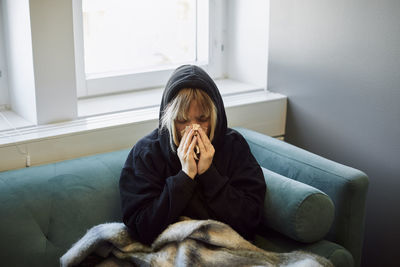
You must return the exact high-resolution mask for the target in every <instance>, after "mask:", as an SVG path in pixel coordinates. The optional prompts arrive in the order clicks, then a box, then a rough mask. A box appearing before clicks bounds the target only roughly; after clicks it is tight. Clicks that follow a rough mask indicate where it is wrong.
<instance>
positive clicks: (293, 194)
mask: <svg viewBox="0 0 400 267" xmlns="http://www.w3.org/2000/svg"><path fill="white" fill-rule="evenodd" d="M262 171H263V174H264V179H265V182H266V184H267V192H266V194H265V199H264V211H263V220H262V222H263V225H264V226H267V227H268V228H271V229H273V230H275V231H277V232H279V233H281V234H283V235H285V236H287V237H290V238H291V239H293V240H296V241H299V242H302V243H314V242H316V241H319V240H321V239H323V238H325V235H326V234H327V233H328V231H329V229H330V228H331V225H332V221H333V216H334V210H335V208H334V205H333V203H332V200H331V199H330V198H329V196H327V195H326V194H325V193H324V192H322V191H320V190H318V189H316V188H315V187H312V186H310V185H307V184H304V183H301V182H298V181H295V180H292V179H289V178H287V177H284V176H282V175H280V174H277V173H274V172H272V171H270V170H268V169H265V168H262Z"/></svg>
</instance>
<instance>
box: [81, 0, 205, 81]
mask: <svg viewBox="0 0 400 267" xmlns="http://www.w3.org/2000/svg"><path fill="white" fill-rule="evenodd" d="M202 1H203V0H202ZM199 2H201V1H199ZM203 2H207V1H203ZM196 5H197V1H196V0H83V1H82V9H83V27H84V52H85V72H86V74H87V75H90V74H101V73H104V74H106V73H107V74H109V73H115V72H126V73H128V72H135V71H143V70H144V69H149V68H160V67H164V66H168V65H176V64H182V63H188V62H194V61H196V60H197V54H198V51H197V40H198V38H197V32H198V31H197V23H196V18H197V15H199V16H200V15H201V14H197V10H196V9H197V6H196ZM204 9H205V8H201V10H204ZM203 13H205V12H203ZM202 16H203V17H204V16H207V14H203V15H202ZM202 34H203V33H202ZM202 39H204V38H202ZM207 42H208V40H207ZM202 54H203V53H202Z"/></svg>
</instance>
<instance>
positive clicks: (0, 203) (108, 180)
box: [0, 150, 129, 266]
mask: <svg viewBox="0 0 400 267" xmlns="http://www.w3.org/2000/svg"><path fill="white" fill-rule="evenodd" d="M128 153H129V150H120V151H116V152H111V153H106V154H99V155H93V156H89V157H84V158H78V159H73V160H67V161H62V162H58V163H53V164H47V165H42V166H37V167H30V168H26V169H20V170H13V171H7V172H2V173H0V214H1V219H0V255H1V257H0V258H1V259H2V265H3V264H4V265H3V266H58V265H59V257H60V256H62V255H63V254H64V253H65V252H66V250H67V249H68V248H70V247H71V245H72V244H73V243H74V242H76V241H77V240H78V239H79V238H80V237H82V236H83V234H84V233H85V232H86V230H88V229H89V228H91V227H92V226H94V225H97V224H100V223H105V222H118V221H121V210H120V196H119V188H118V182H119V176H120V172H121V169H122V166H123V164H124V163H125V159H126V157H127V155H128Z"/></svg>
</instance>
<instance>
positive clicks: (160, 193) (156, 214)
mask: <svg viewBox="0 0 400 267" xmlns="http://www.w3.org/2000/svg"><path fill="white" fill-rule="evenodd" d="M132 154H133V153H132V152H131V153H130V155H129V156H128V159H127V161H126V163H125V166H124V168H123V169H122V172H121V177H120V182H119V187H120V194H121V201H122V215H123V221H124V223H125V224H126V225H127V226H128V228H129V230H130V232H131V234H132V235H133V237H134V238H136V239H137V240H139V241H140V242H142V243H144V244H148V245H149V244H151V243H152V242H153V241H154V239H155V238H156V237H157V236H158V235H159V234H160V233H161V232H162V231H163V230H164V229H165V228H166V227H167V226H168V225H169V224H171V223H173V222H176V221H177V220H178V218H179V216H180V214H181V213H182V211H183V210H184V208H185V207H186V205H187V203H188V202H189V200H190V198H191V196H192V194H193V192H194V190H195V186H196V182H195V181H193V180H192V179H190V177H189V176H187V175H186V173H184V172H183V171H179V172H178V173H177V174H176V175H174V176H170V177H166V178H165V177H161V176H160V175H159V174H158V173H157V167H156V166H154V162H153V160H152V158H151V156H149V155H142V156H139V155H138V156H136V157H135V156H133V155H132Z"/></svg>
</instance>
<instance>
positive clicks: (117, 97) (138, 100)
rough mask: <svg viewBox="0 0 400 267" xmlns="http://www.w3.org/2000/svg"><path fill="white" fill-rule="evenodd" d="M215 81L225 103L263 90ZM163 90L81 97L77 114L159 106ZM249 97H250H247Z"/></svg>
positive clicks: (95, 113) (230, 82)
mask: <svg viewBox="0 0 400 267" xmlns="http://www.w3.org/2000/svg"><path fill="white" fill-rule="evenodd" d="M215 83H216V84H217V87H218V89H219V90H220V92H221V95H222V97H223V98H224V100H225V99H226V101H227V102H225V105H227V104H228V105H229V104H231V103H230V101H234V102H237V100H236V101H235V100H233V99H232V96H233V95H240V96H239V97H241V96H242V95H243V94H246V93H256V92H257V93H260V92H264V89H263V88H261V87H259V86H255V85H251V84H246V83H241V82H238V81H234V80H231V79H221V80H215ZM163 90H164V88H154V89H148V90H141V91H134V92H128V93H121V94H113V95H106V96H98V97H89V98H81V99H79V100H78V116H79V117H80V118H85V117H90V116H94V115H103V114H110V113H115V112H121V111H128V110H137V109H146V108H152V107H159V105H160V103H161V97H162V93H163ZM255 95H257V94H254V96H255ZM271 96H272V95H271ZM243 97H244V99H243V100H244V101H257V97H254V98H252V97H251V96H250V95H248V96H247V97H245V96H244V95H243ZM249 97H250V98H251V99H248V98H249ZM246 98H247V99H246ZM262 99H264V98H262ZM232 104H233V103H232Z"/></svg>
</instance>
